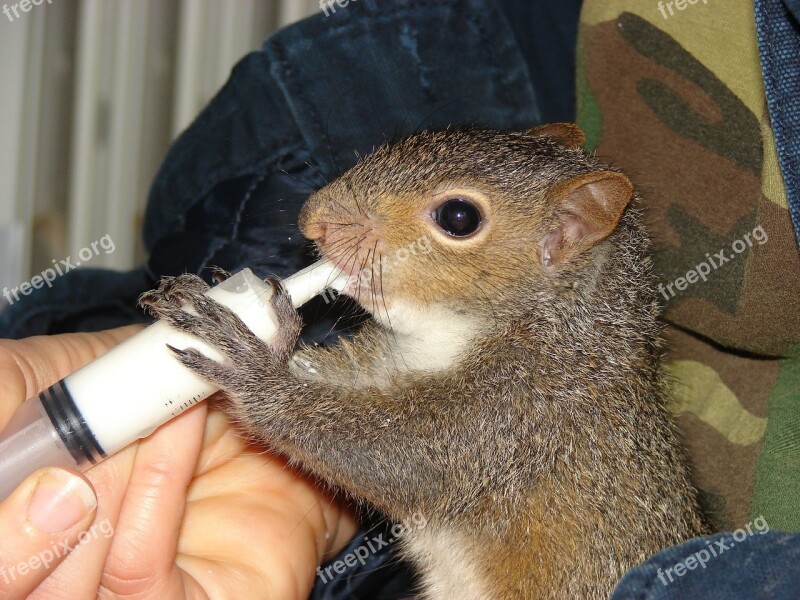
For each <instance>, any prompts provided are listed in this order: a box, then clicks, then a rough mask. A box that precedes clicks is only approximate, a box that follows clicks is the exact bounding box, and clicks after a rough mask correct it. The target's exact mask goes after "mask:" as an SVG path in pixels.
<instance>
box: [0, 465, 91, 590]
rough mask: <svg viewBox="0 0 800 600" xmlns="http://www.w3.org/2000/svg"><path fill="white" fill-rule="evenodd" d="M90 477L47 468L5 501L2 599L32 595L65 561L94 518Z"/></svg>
mask: <svg viewBox="0 0 800 600" xmlns="http://www.w3.org/2000/svg"><path fill="white" fill-rule="evenodd" d="M96 508H97V498H96V496H95V493H94V490H93V489H92V487H91V486H90V485H89V483H88V482H87V480H86V479H84V478H83V477H81V476H80V475H77V474H75V473H73V472H72V471H67V470H66V469H56V468H51V469H42V470H40V471H37V472H36V473H34V474H33V475H31V476H30V477H28V478H27V479H26V480H25V481H24V482H23V483H22V484H21V485H20V486H19V487H18V488H17V489H16V490H15V491H14V493H12V494H11V495H10V496H9V497H8V498H7V499H6V500H5V501H3V502H2V503H0V531H2V532H3V536H2V537H0V600H9V599H16V598H26V597H27V596H28V594H30V592H31V591H32V590H34V589H35V588H36V586H38V585H39V583H41V582H42V581H44V579H46V578H47V576H48V575H49V574H50V573H51V572H52V571H53V569H55V567H56V566H58V564H59V563H61V561H62V560H64V558H65V557H66V556H67V554H69V552H70V551H71V550H72V548H73V547H75V545H77V543H78V540H79V536H80V534H81V533H82V532H83V531H85V530H86V529H87V528H88V527H89V525H90V524H91V522H92V520H93V519H94V515H95V509H96Z"/></svg>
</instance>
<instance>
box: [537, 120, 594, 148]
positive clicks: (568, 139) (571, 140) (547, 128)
mask: <svg viewBox="0 0 800 600" xmlns="http://www.w3.org/2000/svg"><path fill="white" fill-rule="evenodd" d="M528 133H530V134H531V135H535V136H537V137H548V138H550V139H552V140H555V141H556V142H558V143H559V144H561V145H562V146H564V147H565V148H580V147H581V146H583V144H584V142H585V141H586V134H585V133H583V129H581V128H580V127H578V126H577V125H575V123H547V124H545V125H539V126H538V127H534V128H533V129H529V130H528Z"/></svg>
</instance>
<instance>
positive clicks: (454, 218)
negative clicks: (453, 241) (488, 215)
mask: <svg viewBox="0 0 800 600" xmlns="http://www.w3.org/2000/svg"><path fill="white" fill-rule="evenodd" d="M432 216H433V220H434V221H436V223H437V224H438V225H439V227H441V228H442V229H443V230H444V231H445V233H449V234H450V235H452V236H455V237H466V236H468V235H471V234H473V233H475V232H476V231H478V228H479V227H480V226H481V213H480V211H479V210H478V209H477V207H475V205H474V204H470V203H469V202H467V201H466V200H462V199H461V198H455V199H453V200H448V201H447V202H445V203H444V204H442V205H441V206H440V207H439V208H437V209H436V210H435V211H433V215H432Z"/></svg>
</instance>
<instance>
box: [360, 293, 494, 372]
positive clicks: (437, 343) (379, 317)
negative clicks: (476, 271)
mask: <svg viewBox="0 0 800 600" xmlns="http://www.w3.org/2000/svg"><path fill="white" fill-rule="evenodd" d="M379 313H380V311H378V313H376V314H374V315H373V318H374V319H375V320H376V321H378V322H379V323H381V324H382V325H384V326H385V327H387V328H390V329H391V330H392V332H393V335H392V336H390V337H389V341H388V344H389V347H388V352H387V353H386V354H387V356H385V357H381V358H380V359H379V360H383V361H386V360H388V359H391V360H392V366H394V367H396V368H397V369H400V370H406V371H409V372H410V371H429V372H431V373H436V372H440V371H444V370H446V369H448V368H449V367H450V366H452V365H453V364H454V363H455V362H456V361H457V360H458V359H459V358H461V357H463V356H464V353H465V352H466V351H467V349H468V347H469V345H470V343H471V342H472V340H473V339H474V338H475V336H476V334H477V331H478V326H479V323H477V322H476V320H475V319H473V318H470V317H467V316H464V315H460V314H458V313H456V312H455V311H454V310H453V309H451V308H448V307H445V306H434V307H424V308H420V307H419V306H415V305H413V304H410V303H405V302H398V301H395V302H393V303H392V304H391V306H390V307H389V310H388V315H387V314H386V313H384V314H379Z"/></svg>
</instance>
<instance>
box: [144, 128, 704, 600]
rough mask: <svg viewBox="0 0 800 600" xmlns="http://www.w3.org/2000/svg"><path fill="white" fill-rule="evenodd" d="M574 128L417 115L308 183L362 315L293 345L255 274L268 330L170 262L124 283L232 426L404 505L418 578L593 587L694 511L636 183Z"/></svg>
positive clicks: (543, 593)
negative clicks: (217, 354)
mask: <svg viewBox="0 0 800 600" xmlns="http://www.w3.org/2000/svg"><path fill="white" fill-rule="evenodd" d="M583 142H584V135H583V132H582V131H581V130H580V129H579V128H577V127H576V126H575V125H572V124H565V123H556V124H551V125H544V126H541V127H537V128H535V129H533V130H530V131H527V132H517V133H502V132H495V131H485V130H477V129H465V130H448V131H440V132H422V133H418V134H415V135H413V136H411V137H409V138H407V139H405V140H404V141H401V142H399V143H397V144H394V145H387V146H383V147H381V148H378V149H377V150H376V151H375V152H373V153H372V154H370V155H369V156H367V157H365V158H363V159H362V160H361V161H360V162H359V163H358V164H356V166H354V167H353V168H352V169H350V170H349V171H347V172H346V173H345V174H344V175H342V176H341V177H339V178H338V179H336V180H335V181H333V182H331V183H330V184H328V185H326V186H325V187H324V188H322V189H320V190H319V191H317V192H316V193H314V194H313V195H311V196H310V197H309V199H308V201H307V202H306V203H305V205H304V206H303V209H302V211H301V213H300V217H299V226H300V229H301V231H302V232H303V233H304V235H306V237H308V238H310V239H311V240H314V241H315V242H316V244H317V247H318V248H319V251H320V253H321V254H322V255H323V256H324V257H326V258H328V259H330V260H331V261H332V262H333V263H334V264H336V265H338V266H339V267H340V268H341V269H342V270H343V271H344V272H345V273H348V274H352V275H356V274H358V273H360V276H359V277H355V276H354V277H352V278H351V281H350V283H349V284H348V286H347V288H346V289H345V293H346V294H348V295H350V296H352V297H353V298H355V299H356V300H357V302H358V303H359V304H360V305H361V306H362V307H363V308H364V309H366V310H367V311H368V312H369V313H370V314H371V319H369V320H368V321H367V323H366V324H365V325H364V326H363V328H362V329H361V330H360V331H359V332H358V333H356V335H355V336H354V337H353V338H352V339H348V340H342V341H341V342H340V343H339V344H338V345H337V346H336V347H333V348H323V347H309V346H301V347H299V348H296V344H297V341H298V335H299V332H300V327H301V321H300V318H299V317H298V315H297V312H296V311H295V310H294V309H293V308H292V306H291V302H290V300H289V298H288V296H287V294H286V292H285V291H284V289H283V288H282V286H281V285H280V283H279V282H278V281H277V280H275V279H273V280H271V281H272V282H273V287H274V289H275V294H274V295H273V298H272V303H273V306H274V307H275V309H276V313H277V315H278V318H279V323H280V328H279V334H278V335H276V337H275V338H274V339H273V340H272V341H271V342H270V343H269V344H265V343H264V342H262V341H260V340H259V339H258V338H256V337H255V336H254V335H253V334H251V333H250V331H249V330H248V329H247V327H246V326H244V324H243V323H242V322H241V321H240V320H239V318H238V317H237V316H236V315H234V314H233V313H232V312H231V311H229V310H228V309H226V308H225V307H224V306H222V305H220V304H218V303H216V302H214V301H213V300H210V299H208V298H207V297H205V296H203V295H202V293H203V292H204V291H205V290H206V289H207V285H206V284H205V283H204V282H203V281H202V280H200V279H199V278H197V277H195V276H193V275H183V276H180V277H177V278H170V279H166V280H164V281H163V282H162V283H161V285H160V287H159V289H158V290H156V291H154V292H150V293H148V294H146V295H145V296H144V297H143V303H144V304H145V305H147V306H148V307H149V309H150V310H151V311H152V313H153V314H154V315H156V316H158V317H161V318H163V319H167V320H168V321H169V322H171V323H172V324H173V325H174V326H176V327H178V328H181V329H183V330H185V331H189V332H190V333H192V334H195V335H197V336H198V337H201V338H203V339H204V340H207V341H208V342H209V343H211V344H212V345H213V346H215V347H216V348H218V349H219V350H220V351H221V353H222V354H223V355H224V356H225V357H226V360H225V362H224V363H218V362H215V361H213V360H211V359H209V358H207V357H205V356H203V355H202V354H200V353H199V352H198V351H196V350H193V349H187V350H176V349H173V350H174V351H175V353H176V354H177V356H178V359H179V360H180V361H181V362H182V363H183V364H184V365H186V366H187V367H188V368H190V369H192V370H194V371H196V372H197V373H199V374H201V375H203V376H204V377H206V378H207V379H208V380H210V381H212V382H214V383H215V384H216V385H218V386H219V387H220V388H222V389H223V390H224V391H225V392H226V393H227V395H228V396H229V397H230V398H231V400H232V403H231V404H232V406H231V409H230V410H231V413H232V414H231V416H232V418H234V419H236V420H237V421H238V422H240V423H241V424H242V425H243V427H244V428H245V429H246V430H247V432H249V433H250V434H252V435H253V436H255V437H256V438H258V439H259V440H261V441H262V442H265V443H267V444H269V445H270V446H272V447H273V448H275V449H277V450H278V451H280V452H282V453H284V454H285V455H286V456H287V457H289V458H290V459H291V460H292V461H293V462H294V463H295V464H297V465H300V466H301V467H302V468H303V469H306V470H307V471H309V472H311V473H313V474H315V475H317V476H318V477H320V478H322V479H323V480H325V481H327V482H328V483H330V484H332V485H333V486H335V487H336V488H338V489H340V490H343V491H345V492H347V493H348V494H350V495H351V496H353V497H354V498H356V499H358V500H361V501H365V502H367V503H369V504H370V505H372V506H374V507H377V508H378V509H380V510H382V511H383V512H385V513H386V514H387V515H388V516H389V517H390V518H392V519H396V520H398V522H399V521H400V520H403V519H407V518H408V516H409V515H411V514H412V513H420V514H422V515H424V516H425V518H426V520H427V526H426V527H425V528H424V529H418V530H414V531H410V532H408V533H407V535H406V536H404V537H403V540H402V544H403V547H402V552H403V553H404V556H405V557H406V558H408V559H410V560H411V561H413V563H414V564H415V565H416V566H417V568H418V570H419V572H420V576H421V581H422V585H423V590H422V597H424V598H427V599H451V598H455V599H458V600H464V599H473V598H474V599H479V600H500V599H512V598H513V599H517V598H526V599H534V598H536V599H539V598H542V599H544V598H548V599H549V598H553V599H555V598H565V599H570V600H572V599H578V598H580V599H584V598H607V597H608V595H609V593H610V592H611V590H612V589H613V587H614V585H615V583H616V582H617V581H618V580H619V578H620V577H621V576H622V575H623V574H624V573H625V572H626V571H627V570H628V569H630V568H631V567H633V566H635V565H636V564H638V563H640V562H641V561H643V560H645V559H646V558H648V557H649V556H651V555H652V554H654V553H656V552H657V551H659V550H661V549H663V548H665V547H667V546H670V545H673V544H676V543H679V542H681V541H684V540H686V539H688V538H691V537H694V536H697V535H703V534H705V533H707V532H708V528H707V526H706V524H705V522H704V520H703V518H702V516H701V514H700V510H699V508H698V504H697V501H696V492H695V490H694V489H693V488H692V485H691V484H690V482H689V477H688V472H687V467H686V466H685V464H684V462H683V457H682V452H681V449H680V447H679V442H678V438H677V436H676V433H675V430H674V429H673V425H672V423H671V422H670V418H669V416H668V413H667V411H666V409H665V399H666V389H665V383H664V378H663V375H662V372H661V370H660V366H659V362H660V352H661V350H660V345H659V341H658V338H659V325H658V322H657V317H658V314H659V309H658V305H657V301H656V296H655V293H654V291H653V286H652V285H651V277H650V260H649V259H648V258H647V250H648V239H647V236H646V234H645V232H644V230H643V227H642V224H641V215H640V212H639V211H638V210H637V209H636V208H635V207H634V206H629V204H630V203H631V200H632V199H634V198H636V193H635V192H634V189H633V186H632V184H631V182H630V181H629V180H628V178H627V177H626V176H625V175H623V174H622V173H620V172H619V171H618V170H616V169H615V168H613V167H610V166H608V165H606V164H604V163H602V162H601V161H599V160H598V159H597V158H595V157H594V156H591V155H589V154H587V153H586V152H584V151H583V150H582V149H581V146H582V144H583ZM422 239H425V240H426V242H425V243H426V250H429V251H425V252H421V251H420V252H406V253H405V254H404V256H405V259H404V260H395V261H394V262H393V263H389V262H387V260H386V259H385V257H390V256H396V252H397V251H398V250H399V249H401V248H409V247H413V245H414V244H415V242H417V241H418V240H422ZM397 256H399V254H397ZM365 275H366V276H365ZM185 303H190V304H191V305H193V306H194V309H195V311H196V314H195V315H192V314H188V313H187V312H185V311H184V310H181V308H180V307H181V305H182V304H185Z"/></svg>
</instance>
